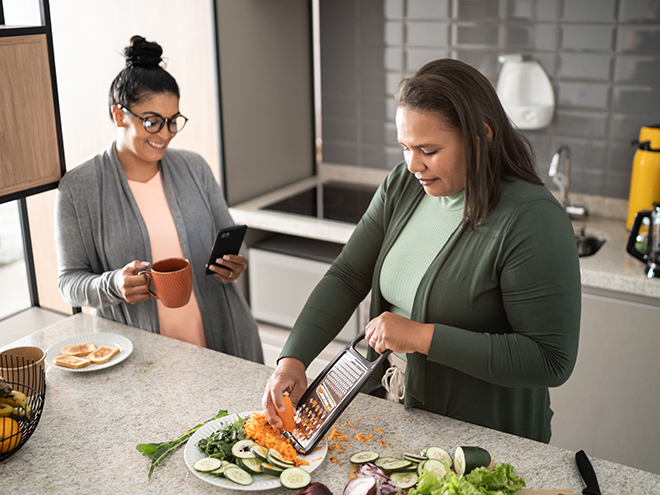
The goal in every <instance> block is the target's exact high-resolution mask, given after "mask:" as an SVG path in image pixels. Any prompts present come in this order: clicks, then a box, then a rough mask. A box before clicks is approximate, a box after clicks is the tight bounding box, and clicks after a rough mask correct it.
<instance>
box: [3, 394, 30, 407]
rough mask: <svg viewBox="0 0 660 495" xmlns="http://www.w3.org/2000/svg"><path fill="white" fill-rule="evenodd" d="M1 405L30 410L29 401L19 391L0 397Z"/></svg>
mask: <svg viewBox="0 0 660 495" xmlns="http://www.w3.org/2000/svg"><path fill="white" fill-rule="evenodd" d="M0 403H1V404H9V405H10V406H12V407H22V408H23V409H25V410H26V411H27V410H28V409H29V408H30V406H29V405H28V399H27V397H26V395H25V394H24V393H23V392H19V391H17V390H12V391H11V392H10V393H9V395H5V396H4V397H0Z"/></svg>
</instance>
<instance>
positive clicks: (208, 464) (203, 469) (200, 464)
mask: <svg viewBox="0 0 660 495" xmlns="http://www.w3.org/2000/svg"><path fill="white" fill-rule="evenodd" d="M220 466H222V461H221V460H220V459H216V458H215V457H204V458H203V459H200V460H199V461H197V462H195V464H193V468H195V471H199V472H200V473H210V472H211V471H215V470H216V469H218V468H219V467H220Z"/></svg>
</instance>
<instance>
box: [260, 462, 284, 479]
mask: <svg viewBox="0 0 660 495" xmlns="http://www.w3.org/2000/svg"><path fill="white" fill-rule="evenodd" d="M282 471H284V469H282V468H280V467H277V466H273V465H272V464H268V463H267V462H262V463H261V472H262V473H263V474H270V475H271V476H277V477H279V476H280V473H281V472H282Z"/></svg>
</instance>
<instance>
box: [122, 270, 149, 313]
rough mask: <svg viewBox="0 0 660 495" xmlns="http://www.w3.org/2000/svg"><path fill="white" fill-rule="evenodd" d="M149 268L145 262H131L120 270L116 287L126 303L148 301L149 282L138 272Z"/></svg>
mask: <svg viewBox="0 0 660 495" xmlns="http://www.w3.org/2000/svg"><path fill="white" fill-rule="evenodd" d="M147 266H149V263H147V262H146V261H138V260H135V261H131V262H130V263H129V264H128V265H126V266H125V267H124V268H122V270H121V272H120V274H119V280H118V283H117V286H118V288H119V292H121V295H122V297H123V298H124V299H125V300H126V302H127V303H130V304H135V303H138V302H142V301H146V300H147V299H149V297H150V295H149V285H150V284H151V281H150V280H149V278H147V277H145V276H144V275H141V274H139V271H140V270H142V269H144V268H146V267H147Z"/></svg>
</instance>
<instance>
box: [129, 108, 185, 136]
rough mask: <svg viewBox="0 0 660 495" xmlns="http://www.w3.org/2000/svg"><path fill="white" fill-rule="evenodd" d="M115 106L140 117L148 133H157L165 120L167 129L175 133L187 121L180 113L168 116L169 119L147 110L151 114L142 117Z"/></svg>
mask: <svg viewBox="0 0 660 495" xmlns="http://www.w3.org/2000/svg"><path fill="white" fill-rule="evenodd" d="M117 106H118V107H119V108H120V109H121V110H122V111H124V112H126V113H127V114H129V115H132V116H133V117H137V118H138V119H140V120H141V121H142V125H144V129H145V130H146V131H147V132H148V133H150V134H158V133H159V132H160V130H161V129H162V128H163V126H164V125H165V122H167V129H168V130H169V131H170V132H171V133H172V134H176V133H177V132H180V131H181V130H182V129H183V128H184V127H185V126H186V122H188V119H187V118H186V117H184V116H183V115H181V114H177V115H175V116H173V117H170V118H169V119H166V118H165V117H162V116H160V115H158V114H157V113H155V112H149V113H153V115H149V116H148V117H142V116H140V115H136V114H134V113H133V112H131V111H130V110H129V109H128V108H125V107H123V106H121V105H117Z"/></svg>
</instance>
